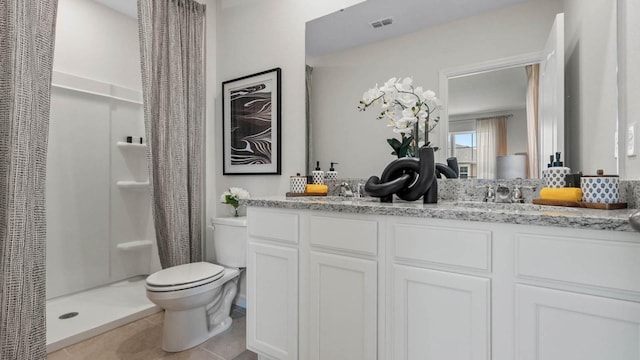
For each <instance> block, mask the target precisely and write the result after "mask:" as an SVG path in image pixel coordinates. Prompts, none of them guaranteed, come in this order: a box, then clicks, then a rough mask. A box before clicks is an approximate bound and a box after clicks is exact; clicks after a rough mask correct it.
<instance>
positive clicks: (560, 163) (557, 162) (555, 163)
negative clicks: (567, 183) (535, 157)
mask: <svg viewBox="0 0 640 360" xmlns="http://www.w3.org/2000/svg"><path fill="white" fill-rule="evenodd" d="M563 166H564V163H563V162H562V161H560V152H559V151H558V152H556V161H554V162H553V167H563Z"/></svg>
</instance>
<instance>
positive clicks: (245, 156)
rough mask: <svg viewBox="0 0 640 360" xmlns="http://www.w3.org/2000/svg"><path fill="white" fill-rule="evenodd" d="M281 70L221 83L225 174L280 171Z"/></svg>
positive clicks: (278, 173) (269, 173) (261, 173)
mask: <svg viewBox="0 0 640 360" xmlns="http://www.w3.org/2000/svg"><path fill="white" fill-rule="evenodd" d="M281 73H282V70H281V69H280V68H274V69H271V70H266V71H262V72H259V73H256V74H251V75H247V76H243V77H240V78H237V79H233V80H228V81H225V82H223V83H222V97H223V98H222V158H223V171H222V173H223V175H280V174H281V163H280V159H281V138H282V136H281V126H280V118H281V100H280V91H281V85H280V84H281V80H280V79H281Z"/></svg>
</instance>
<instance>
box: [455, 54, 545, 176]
mask: <svg viewBox="0 0 640 360" xmlns="http://www.w3.org/2000/svg"><path fill="white" fill-rule="evenodd" d="M447 82H448V94H447V95H448V96H447V100H448V101H447V109H446V112H447V116H448V118H447V120H448V123H447V125H448V131H447V148H446V155H447V156H455V157H456V158H457V159H458V165H459V168H460V178H479V179H494V178H518V177H520V178H527V177H530V176H529V174H528V171H527V169H528V167H527V160H528V157H527V156H526V154H527V141H522V140H523V139H527V130H528V129H527V109H526V105H527V72H526V69H525V67H524V66H514V67H511V68H500V69H495V70H491V71H487V72H482V73H473V74H465V75H462V76H458V77H449V78H448V79H447ZM493 125H497V127H495V129H501V130H502V131H498V132H497V133H496V134H495V136H490V137H489V136H483V134H485V133H487V132H486V130H490V129H491V128H493ZM483 127H484V129H485V131H484V132H483V131H482V129H483ZM479 128H480V131H479V130H478V129H479ZM533 133H534V134H535V133H537V132H536V131H534V132H533ZM496 145H498V146H496ZM498 151H500V152H498ZM491 153H493V154H492V156H493V158H494V159H496V160H495V161H489V159H487V156H489V154H491ZM537 175H538V174H534V175H533V176H531V177H537Z"/></svg>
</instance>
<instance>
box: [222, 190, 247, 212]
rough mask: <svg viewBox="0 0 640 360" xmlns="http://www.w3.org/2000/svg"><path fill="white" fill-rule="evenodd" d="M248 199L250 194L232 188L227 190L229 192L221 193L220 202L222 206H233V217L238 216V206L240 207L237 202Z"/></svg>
mask: <svg viewBox="0 0 640 360" xmlns="http://www.w3.org/2000/svg"><path fill="white" fill-rule="evenodd" d="M250 197H251V194H249V192H248V191H247V190H245V189H243V188H239V187H232V188H229V190H227V191H225V192H224V193H222V196H221V197H220V202H222V203H223V204H229V205H231V206H233V210H234V213H235V215H234V216H238V206H240V203H239V201H238V200H241V199H248V198H250Z"/></svg>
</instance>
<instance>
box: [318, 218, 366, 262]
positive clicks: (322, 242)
mask: <svg viewBox="0 0 640 360" xmlns="http://www.w3.org/2000/svg"><path fill="white" fill-rule="evenodd" d="M309 241H310V243H311V244H312V245H315V246H320V247H325V248H330V249H338V250H347V251H353V252H357V253H362V254H366V255H374V256H375V255H376V254H377V253H378V222H377V221H375V220H356V219H340V218H334V217H327V216H311V217H310V219H309Z"/></svg>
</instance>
